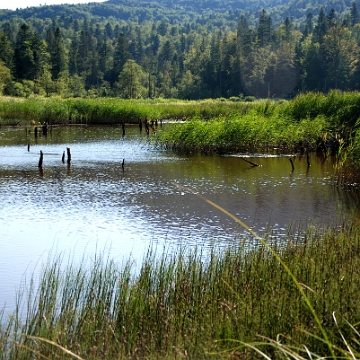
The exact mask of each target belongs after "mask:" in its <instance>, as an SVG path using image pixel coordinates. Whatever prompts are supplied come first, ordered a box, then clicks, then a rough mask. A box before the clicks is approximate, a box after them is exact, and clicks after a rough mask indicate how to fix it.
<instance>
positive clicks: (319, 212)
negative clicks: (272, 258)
mask: <svg viewBox="0 0 360 360" xmlns="http://www.w3.org/2000/svg"><path fill="white" fill-rule="evenodd" d="M27 130H28V131H25V129H17V128H6V129H4V128H2V129H1V132H0V193H1V200H0V201H1V208H0V239H1V242H0V284H1V285H0V286H1V291H0V304H4V303H6V304H7V307H8V309H11V308H13V307H14V295H15V289H16V288H17V287H19V286H20V285H21V281H22V279H24V276H25V275H26V277H29V276H31V274H32V271H33V269H34V267H37V268H38V267H39V264H41V263H42V262H43V260H44V259H46V258H47V256H48V254H49V253H55V254H56V253H71V254H72V256H73V258H74V259H75V261H77V260H79V259H82V258H83V257H84V256H86V255H89V256H93V254H94V253H95V252H97V251H101V250H102V249H105V248H106V249H109V248H110V249H111V251H110V253H111V256H112V257H113V258H114V259H115V260H119V261H122V260H123V259H128V258H132V259H134V261H135V262H141V261H142V259H143V256H144V254H145V253H146V251H147V250H148V248H149V247H150V246H155V247H157V248H159V249H165V248H166V249H167V250H168V251H171V249H176V248H178V247H179V246H184V247H188V248H192V247H202V248H211V247H212V246H220V247H221V246H227V245H228V244H234V243H243V241H244V239H249V240H248V241H247V243H246V246H249V247H251V246H252V241H253V240H251V238H250V237H248V233H247V232H246V231H245V230H244V229H242V228H240V227H239V225H238V224H237V223H235V222H234V221H233V220H232V219H230V218H229V217H227V216H226V215H225V214H224V213H222V212H221V211H219V210H217V209H215V208H213V207H211V206H210V205H209V204H208V203H206V202H204V201H203V200H201V199H200V198H199V197H198V196H197V195H196V194H194V193H192V192H189V191H186V190H184V189H182V188H179V187H178V186H176V184H180V185H182V186H186V187H189V188H191V189H192V190H194V191H195V192H198V193H199V194H202V195H203V196H205V197H206V198H208V199H209V200H211V201H213V202H215V203H216V204H218V205H220V206H222V207H223V208H225V209H226V210H228V211H230V212H231V213H232V214H234V215H236V216H237V217H239V218H240V219H241V220H242V221H244V222H245V223H246V224H247V225H248V226H250V227H251V228H252V229H254V230H255V231H257V232H259V233H260V234H264V233H265V232H267V231H269V229H271V230H272V232H273V234H274V236H280V237H281V236H285V235H286V234H287V233H288V232H289V228H291V229H293V230H294V231H295V232H298V231H301V230H305V229H306V227H307V226H308V225H309V224H313V223H316V224H319V225H320V226H327V225H333V224H340V223H341V222H342V221H343V219H345V218H346V216H347V215H348V214H350V213H351V212H352V211H357V209H358V206H357V203H356V197H354V196H353V195H350V194H348V193H344V192H343V191H342V190H340V189H338V188H337V187H335V186H334V185H333V172H334V170H333V165H334V163H333V162H332V160H331V159H330V158H328V159H324V158H317V157H312V158H311V162H312V164H311V167H310V168H309V167H308V166H307V162H306V160H305V158H304V157H300V156H299V157H296V158H294V167H295V169H294V171H292V169H291V166H290V162H289V158H288V157H284V156H282V157H279V156H276V157H260V156H257V157H256V163H259V165H261V166H258V167H252V166H251V165H250V164H248V163H247V162H245V161H243V160H242V159H241V158H239V157H219V156H199V155H196V156H178V155H176V154H173V153H168V152H164V151H159V150H156V149H154V147H153V146H152V145H151V144H150V143H149V141H148V139H147V137H146V135H144V134H140V133H139V131H138V129H137V128H136V127H132V128H128V129H127V131H126V136H125V137H122V130H121V128H120V129H119V128H116V127H72V128H66V127H64V128H54V129H53V130H52V134H51V135H50V134H49V135H48V136H47V137H44V136H39V137H38V138H37V139H35V137H34V134H33V133H32V132H30V133H29V130H31V129H27ZM28 144H30V149H29V150H30V151H28ZM67 147H69V148H70V151H71V163H70V165H68V164H67V161H66V159H65V161H64V163H63V162H62V155H63V153H64V151H65V152H66V148H67ZM40 150H41V151H42V152H43V154H44V158H43V166H42V169H39V168H38V166H37V165H38V160H39V154H40ZM123 159H124V168H123V167H122V161H123Z"/></svg>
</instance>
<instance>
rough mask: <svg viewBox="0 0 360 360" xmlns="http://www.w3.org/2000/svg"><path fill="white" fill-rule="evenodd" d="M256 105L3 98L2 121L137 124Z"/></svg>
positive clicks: (206, 116) (205, 115)
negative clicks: (140, 121)
mask: <svg viewBox="0 0 360 360" xmlns="http://www.w3.org/2000/svg"><path fill="white" fill-rule="evenodd" d="M253 106H254V104H252V103H241V102H238V103H237V102H232V101H225V102H223V101H220V100H203V101H175V100H166V101H165V100H161V99H154V100H123V99H111V98H98V99H81V98H76V99H61V98H31V99H26V100H24V99H22V100H19V99H11V98H10V99H9V98H0V124H18V123H20V124H29V123H32V122H36V123H38V122H40V123H46V122H48V123H52V124H54V123H57V124H68V123H72V124H88V125H96V124H110V125H112V124H120V123H122V122H123V121H125V122H126V123H137V122H138V121H139V119H141V120H142V121H144V120H156V119H162V120H164V119H177V120H178V119H180V120H184V119H187V118H189V117H191V116H200V117H201V118H202V119H209V118H211V117H214V116H215V117H216V116H219V115H229V114H231V113H234V112H236V113H245V112H246V111H247V109H250V108H252V107H253Z"/></svg>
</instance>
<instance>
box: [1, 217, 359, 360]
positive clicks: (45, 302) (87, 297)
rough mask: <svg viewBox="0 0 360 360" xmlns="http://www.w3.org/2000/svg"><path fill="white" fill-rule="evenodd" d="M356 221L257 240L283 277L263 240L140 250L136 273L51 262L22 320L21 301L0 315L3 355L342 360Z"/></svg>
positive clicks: (355, 312) (354, 287)
mask: <svg viewBox="0 0 360 360" xmlns="http://www.w3.org/2000/svg"><path fill="white" fill-rule="evenodd" d="M358 225H359V224H358V222H357V221H356V220H353V221H350V222H347V223H344V226H343V227H342V228H332V229H328V230H326V231H324V232H318V231H316V230H314V229H313V228H309V230H308V232H307V233H306V234H304V236H303V237H290V236H289V238H288V239H287V241H285V242H284V241H283V240H281V241H280V240H279V241H274V240H273V239H271V240H270V238H268V239H266V241H267V242H268V244H269V245H270V246H271V247H272V249H273V250H274V251H276V252H277V253H278V254H281V260H282V262H283V263H285V264H287V267H288V271H287V270H286V269H285V268H284V267H283V266H282V264H281V263H280V262H279V258H278V257H277V256H274V253H272V252H271V251H269V249H268V247H267V246H264V245H262V244H260V243H258V245H257V246H255V245H254V244H252V245H249V246H245V245H244V246H240V245H238V246H229V247H228V248H227V249H225V250H224V249H219V250H212V251H210V252H209V253H208V252H207V253H202V252H201V251H200V250H196V249H195V250H193V251H185V250H184V249H179V250H178V252H176V253H173V254H172V255H167V253H166V252H164V254H156V252H155V251H151V250H149V252H148V254H147V256H146V257H145V258H144V260H143V263H142V265H141V267H140V269H139V270H136V269H134V268H133V267H132V265H131V264H130V263H126V264H124V265H119V264H115V263H114V262H113V261H112V260H111V258H110V257H109V256H108V255H106V256H105V255H102V256H97V257H96V258H95V259H94V260H93V261H92V263H91V264H85V263H82V264H81V265H79V266H75V265H73V264H71V263H70V264H67V265H66V266H65V267H64V265H63V259H62V258H61V257H59V258H57V259H55V260H54V262H52V263H49V264H48V265H47V266H46V267H45V268H44V271H43V274H41V276H40V279H41V281H40V286H39V287H38V289H37V291H35V290H36V289H35V288H33V290H32V292H30V294H33V296H29V297H28V300H27V303H25V305H26V307H25V308H26V314H25V316H24V317H21V314H20V307H21V304H20V303H19V309H18V311H17V312H15V313H14V314H13V315H11V316H10V317H9V318H5V316H4V314H3V318H2V321H1V328H0V349H1V353H2V358H4V359H28V358H31V357H39V358H40V357H42V358H56V357H59V358H72V357H74V356H77V358H82V359H98V358H106V359H115V358H116V359H118V358H147V359H152V358H153V359H155V358H156V359H168V358H177V357H178V358H181V357H188V358H197V359H198V358H199V359H201V358H210V357H212V356H217V357H220V358H228V357H229V356H230V355H231V356H233V357H234V358H252V359H253V358H257V357H260V355H259V353H257V351H258V350H260V349H261V351H262V352H263V353H264V354H266V355H267V356H268V357H269V358H272V359H274V358H286V357H285V356H284V354H282V353H281V351H280V349H279V348H278V347H276V346H274V345H276V341H277V339H281V345H282V346H283V351H285V350H289V349H291V350H292V351H294V352H295V353H297V354H298V355H304V351H305V348H304V346H306V347H307V348H308V349H309V351H310V352H311V353H312V354H317V355H318V356H323V357H324V358H325V357H329V356H330V357H331V356H333V357H339V358H340V357H341V356H343V357H345V358H347V357H348V358H350V355H349V351H348V350H347V348H346V346H344V341H343V338H342V337H341V336H340V332H341V335H342V336H343V337H344V338H345V339H347V341H348V343H351V348H352V350H353V352H355V353H356V354H358V353H359V350H360V349H359V346H358V340H357V339H356V337H357V336H356V332H355V331H354V329H355V330H356V325H354V326H349V324H356V323H357V322H358V320H359V316H360V301H359V296H358V289H359V286H360V277H359V268H360V251H359V249H360V230H359V229H360V227H359V226H358ZM289 271H290V272H291V274H293V276H294V277H295V278H296V281H297V284H300V286H301V287H302V289H303V292H304V294H305V295H306V300H307V301H308V302H309V303H310V304H311V306H312V308H313V311H314V312H315V313H316V315H317V317H318V319H319V321H320V324H321V327H322V328H323V329H321V328H320V327H319V324H318V323H317V322H316V321H315V319H314V314H313V313H312V311H311V310H310V309H309V306H308V305H307V302H306V301H305V299H304V297H302V296H301V294H300V293H299V289H298V287H297V284H296V283H295V282H294V280H293V278H292V277H291V276H289ZM333 314H336V319H337V321H336V322H335V321H334V317H333ZM323 330H325V331H326V335H327V337H328V342H325V341H324V337H323V332H322V331H323ZM354 337H355V338H354ZM272 339H273V340H272ZM279 344H280V343H278V346H279ZM65 350H66V351H65ZM289 351H290V350H289ZM332 352H333V354H332ZM256 354H258V355H256ZM299 358H300V357H299ZM314 358H315V356H314Z"/></svg>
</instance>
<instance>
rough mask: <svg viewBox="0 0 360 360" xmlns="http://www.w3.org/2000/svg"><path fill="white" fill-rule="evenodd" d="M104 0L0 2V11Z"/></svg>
mask: <svg viewBox="0 0 360 360" xmlns="http://www.w3.org/2000/svg"><path fill="white" fill-rule="evenodd" d="M101 1H104V0H1V4H0V9H9V10H16V8H19V9H21V8H26V7H30V6H40V5H58V4H87V3H89V2H101Z"/></svg>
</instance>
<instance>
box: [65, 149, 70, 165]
mask: <svg viewBox="0 0 360 360" xmlns="http://www.w3.org/2000/svg"><path fill="white" fill-rule="evenodd" d="M66 151H67V163H68V164H70V163H71V153H70V148H66Z"/></svg>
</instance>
